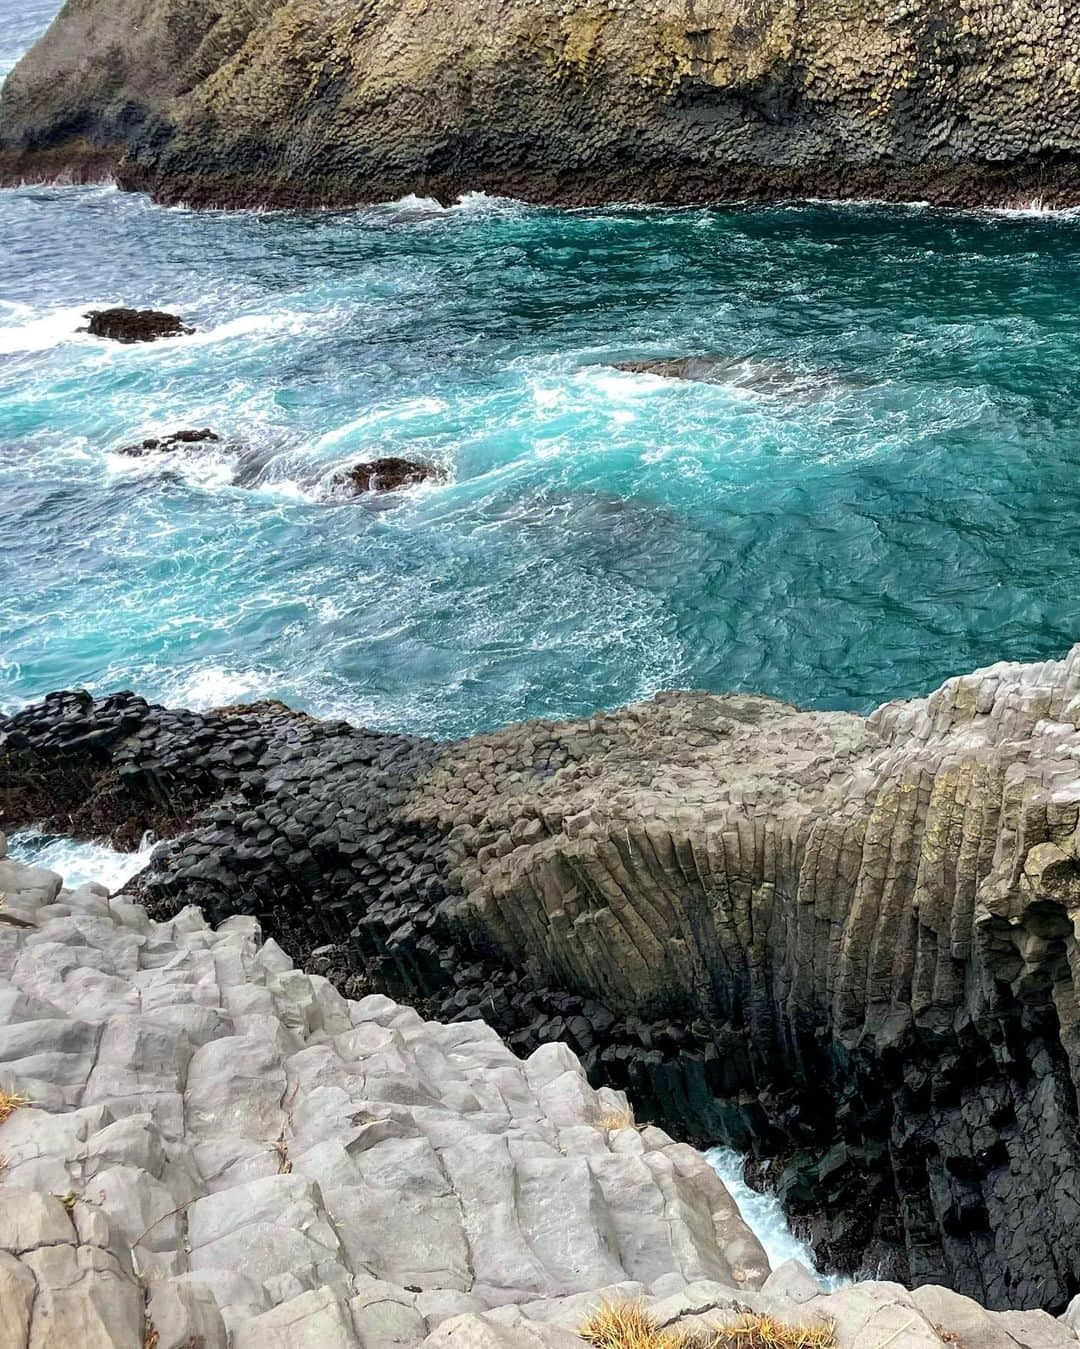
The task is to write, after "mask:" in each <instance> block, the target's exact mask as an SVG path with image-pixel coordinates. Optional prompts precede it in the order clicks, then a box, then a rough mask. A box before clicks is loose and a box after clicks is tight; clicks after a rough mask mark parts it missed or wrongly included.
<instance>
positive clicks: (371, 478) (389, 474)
mask: <svg viewBox="0 0 1080 1349" xmlns="http://www.w3.org/2000/svg"><path fill="white" fill-rule="evenodd" d="M442 476H443V475H442V473H441V472H440V470H439V469H437V468H435V467H434V466H433V465H432V464H421V463H418V462H417V461H416V460H413V459H400V458H397V457H396V456H387V457H386V458H384V459H373V460H371V461H370V462H369V463H364V464H357V465H356V466H355V467H354V468H350V469H347V470H346V471H345V472H344V473H337V474H335V475H334V478H333V479H332V486H333V487H334V488H335V489H337V490H338V491H340V492H343V493H348V494H349V495H350V496H362V495H364V494H365V493H367V492H396V491H398V490H399V489H400V488H402V487H414V486H415V485H416V484H417V483H421V482H427V481H429V480H430V479H435V480H438V479H440V478H441V477H442Z"/></svg>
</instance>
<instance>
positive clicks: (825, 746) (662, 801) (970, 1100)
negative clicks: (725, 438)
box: [0, 647, 1080, 1310]
mask: <svg viewBox="0 0 1080 1349" xmlns="http://www.w3.org/2000/svg"><path fill="white" fill-rule="evenodd" d="M2 734H3V737H4V739H3V747H2V748H0V755H2V757H0V807H3V808H4V809H6V810H7V812H8V814H9V815H10V816H14V817H15V818H22V819H27V820H28V819H30V818H32V817H34V816H39V815H44V814H47V813H48V812H47V810H46V807H47V806H48V804H49V802H50V801H54V802H59V803H61V805H62V806H63V810H62V811H61V812H60V816H61V817H60V818H59V819H56V818H54V821H53V822H54V823H55V824H57V825H59V826H61V827H68V828H72V827H78V826H79V825H81V824H83V823H84V822H86V821H89V822H90V823H93V824H95V825H96V827H99V828H100V826H101V823H102V821H105V820H109V819H111V820H113V821H114V822H115V823H118V824H121V825H122V826H123V827H124V828H125V829H127V830H128V831H129V832H130V831H132V830H134V829H137V828H140V827H143V826H145V825H147V824H154V823H159V822H161V821H165V822H166V823H168V822H169V821H170V820H172V821H183V820H187V819H190V818H191V817H192V816H194V815H196V814H197V813H198V812H199V810H200V807H202V808H203V813H202V814H201V815H200V816H199V818H198V820H197V821H196V822H195V825H194V828H193V829H192V830H191V831H190V832H188V833H186V834H184V835H183V836H182V837H180V838H178V839H176V840H175V841H174V842H171V843H169V844H167V845H163V846H162V847H161V848H160V849H159V850H158V851H157V852H156V853H155V856H154V859H153V861H152V865H151V867H150V869H149V870H148V871H147V872H145V873H143V876H142V877H141V879H140V881H139V889H140V891H141V893H142V894H143V895H144V896H145V897H146V898H147V899H148V901H149V903H150V904H151V906H152V909H153V911H154V912H155V913H156V914H158V915H168V914H171V913H174V912H176V911H178V910H179V909H180V908H181V907H182V906H183V905H185V904H187V903H189V902H195V903H199V904H201V905H202V906H203V907H204V908H205V910H206V912H207V914H208V916H209V917H210V918H211V920H212V921H213V922H218V921H220V920H222V919H224V918H226V917H228V916H229V915H230V914H236V913H249V914H253V915H255V916H257V917H258V918H259V919H260V921H262V922H263V923H264V924H265V925H266V926H267V928H268V930H270V931H272V932H273V933H274V934H275V935H277V936H278V938H279V940H280V941H281V942H282V943H283V944H284V945H286V946H287V947H288V948H289V950H290V951H291V952H292V953H293V954H294V955H297V956H299V957H301V958H307V959H309V960H310V962H311V966H310V967H311V968H313V969H320V970H323V971H326V972H331V973H334V974H335V975H336V976H337V977H339V978H340V979H341V980H342V981H347V980H348V979H349V978H350V977H353V978H363V979H366V980H368V981H370V985H371V986H374V987H377V988H378V989H380V990H381V991H387V992H390V993H391V994H392V995H394V996H399V997H407V998H409V999H410V1000H413V1001H419V1002H421V1003H422V1005H424V1006H425V1007H426V1008H428V1009H430V1010H431V1011H432V1012H433V1013H435V1014H437V1015H438V1017H439V1018H440V1019H443V1020H453V1019H455V1018H462V1019H473V1018H477V1017H482V1018H483V1019H485V1020H486V1021H488V1022H489V1023H490V1024H491V1025H493V1026H494V1027H495V1028H496V1029H498V1030H499V1032H500V1033H501V1034H503V1035H504V1036H505V1037H506V1038H507V1040H508V1042H509V1043H510V1045H511V1046H512V1047H513V1048H515V1049H517V1050H519V1051H522V1052H528V1051H529V1050H530V1049H532V1048H535V1046H536V1045H538V1044H540V1043H543V1042H545V1041H548V1040H563V1041H566V1042H568V1043H569V1044H570V1045H571V1046H572V1047H573V1048H574V1049H575V1050H576V1051H578V1052H579V1053H580V1054H581V1056H582V1059H583V1061H584V1063H585V1065H586V1068H587V1069H588V1071H589V1073H590V1076H591V1077H592V1079H593V1080H594V1081H603V1082H606V1083H608V1084H611V1085H613V1086H615V1087H618V1088H627V1089H629V1090H630V1091H631V1092H632V1094H633V1096H634V1099H635V1101H636V1103H637V1105H638V1108H639V1110H640V1112H641V1114H642V1116H643V1117H646V1118H650V1119H653V1120H656V1121H662V1122H664V1123H666V1124H667V1125H668V1127H671V1128H673V1129H674V1130H675V1131H677V1132H680V1133H682V1134H683V1136H686V1137H690V1138H692V1139H695V1140H697V1141H702V1142H705V1141H708V1142H718V1141H728V1142H730V1143H732V1144H733V1145H734V1146H736V1147H739V1148H743V1149H749V1150H752V1151H754V1152H755V1153H756V1154H757V1155H758V1156H759V1157H764V1158H777V1159H779V1160H778V1161H777V1162H775V1163H774V1164H773V1166H772V1168H771V1176H772V1179H773V1181H774V1183H776V1184H777V1185H778V1188H779V1189H780V1191H781V1193H782V1195H783V1196H784V1199H785V1202H786V1203H787V1205H788V1207H789V1210H790V1211H792V1212H793V1213H795V1214H796V1215H798V1216H800V1218H801V1221H802V1222H803V1223H804V1224H805V1225H806V1226H807V1228H808V1230H809V1231H810V1234H811V1236H812V1237H813V1238H814V1240H815V1243H816V1246H817V1249H818V1251H819V1253H820V1255H821V1256H822V1258H823V1259H824V1260H825V1261H826V1262H827V1263H829V1264H832V1265H834V1266H839V1267H841V1268H845V1269H853V1270H854V1269H866V1270H870V1271H876V1270H878V1269H881V1270H884V1271H886V1272H888V1273H889V1274H890V1275H891V1276H893V1277H896V1278H898V1279H901V1280H902V1281H904V1282H909V1283H911V1284H916V1285H917V1284H922V1283H937V1284H945V1285H948V1286H950V1287H953V1288H955V1289H957V1290H959V1291H961V1292H965V1293H968V1294H972V1295H976V1296H977V1297H978V1298H979V1300H980V1301H983V1302H985V1303H987V1304H988V1305H990V1306H995V1307H1001V1306H1013V1307H1037V1306H1041V1307H1048V1308H1050V1309H1052V1310H1061V1309H1063V1308H1064V1306H1065V1304H1066V1303H1067V1301H1068V1300H1069V1298H1071V1297H1072V1296H1073V1295H1074V1294H1075V1293H1076V1292H1077V1291H1078V1289H1080V1243H1078V1242H1077V1241H1076V1236H1075V1233H1076V1224H1077V1219H1078V1217H1080V1137H1078V1130H1077V1083H1078V1081H1080V1035H1078V1022H1080V1000H1078V994H1077V986H1076V979H1077V978H1078V977H1080V950H1078V947H1077V943H1076V930H1075V922H1076V915H1077V911H1078V909H1080V865H1078V853H1080V843H1078V840H1080V832H1078V825H1080V647H1077V648H1076V649H1074V651H1073V652H1072V653H1071V654H1070V656H1069V657H1068V658H1067V659H1066V660H1064V661H1051V662H1046V663H1044V664H1041V665H1032V666H1019V665H1002V666H998V667H994V668H992V669H990V670H986V671H981V672H977V673H976V674H974V675H970V676H967V677H964V678H961V679H955V680H950V681H949V682H948V683H947V684H945V685H944V686H943V687H942V688H941V689H940V690H939V691H938V692H936V693H935V694H933V695H932V696H931V697H930V698H928V699H925V700H921V701H918V702H913V703H908V704H890V705H888V706H886V707H883V708H881V709H879V711H878V712H876V713H875V714H874V715H873V716H872V717H870V718H869V719H864V718H861V717H858V716H854V715H849V714H844V713H807V712H800V711H798V710H797V709H795V708H792V707H788V706H785V705H783V704H779V703H775V702H772V701H769V700H767V699H763V698H754V697H741V696H739V697H714V696H710V695H705V694H665V695H661V696H659V697H658V698H656V699H655V700H654V701H652V702H650V703H646V704H641V705H638V706H634V707H630V708H627V709H624V710H623V711H620V712H616V713H611V714H607V715H603V716H598V717H595V718H593V719H591V720H588V721H578V722H568V723H563V724H558V723H551V722H531V723H525V724H523V725H520V726H514V727H510V728H508V729H507V730H504V731H500V732H497V733H494V734H491V735H485V736H479V737H476V738H475V739H473V740H469V741H465V742H461V743H458V744H447V745H439V744H435V743H433V742H429V741H423V740H418V739H415V738H410V737H405V736H387V735H376V734H371V733H368V732H364V731H360V730H357V729H355V728H352V727H349V726H348V725H347V724H344V723H319V722H316V721H313V720H312V719H310V718H307V717H302V716H297V715H295V714H292V713H289V712H288V711H287V709H282V708H280V707H276V706H270V707H266V708H261V709H260V708H254V709H251V710H249V711H243V710H237V709H233V710H231V711H230V712H228V713H225V714H219V715H206V716H199V715H195V714H192V713H187V712H166V711H163V710H162V709H160V708H152V707H149V706H147V704H146V703H145V702H142V701H141V700H139V699H137V698H135V697H134V696H133V695H130V694H121V695H117V696H115V697H112V698H108V699H98V700H94V699H91V698H90V697H89V695H86V694H60V695H55V696H53V697H52V698H50V699H49V700H47V701H46V702H45V703H44V704H42V705H39V706H38V707H35V708H30V709H27V710H26V711H25V712H23V713H20V714H19V715H18V716H15V717H13V718H10V719H9V720H8V721H7V722H5V723H3V726H2ZM5 783H6V786H5ZM5 800H6V802H7V805H6V806H4V802H5ZM54 817H55V812H54ZM319 948H321V949H319ZM354 972H358V973H354Z"/></svg>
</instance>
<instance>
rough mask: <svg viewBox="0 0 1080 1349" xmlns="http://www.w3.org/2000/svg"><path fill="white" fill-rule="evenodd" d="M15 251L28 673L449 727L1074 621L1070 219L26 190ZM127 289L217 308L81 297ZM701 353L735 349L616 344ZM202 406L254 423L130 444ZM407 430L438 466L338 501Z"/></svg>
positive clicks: (4, 429) (897, 680) (787, 693)
mask: <svg viewBox="0 0 1080 1349" xmlns="http://www.w3.org/2000/svg"><path fill="white" fill-rule="evenodd" d="M7 7H8V0H0V10H4V9H6V8H7ZM20 13H22V11H20ZM4 41H6V42H8V44H9V46H10V45H11V42H12V39H11V38H10V35H8V36H6V37H5V39H4ZM0 56H2V53H0ZM0 259H3V263H2V280H0V575H2V577H3V585H2V586H0V704H2V705H3V706H5V707H14V706H16V705H19V704H21V703H22V702H24V701H25V700H27V699H30V698H33V697H36V696H38V695H40V694H42V693H44V692H46V691H47V690H49V689H52V688H58V687H62V686H68V685H73V684H82V685H85V686H88V687H90V688H93V689H97V690H103V689H111V688H117V687H131V688H134V689H136V690H138V691H139V692H141V693H144V694H146V695H148V696H150V697H153V698H157V699H164V700H166V701H169V702H173V703H183V704H188V705H196V706H207V705H213V704H216V703H222V702H230V701H235V700H237V699H241V698H251V697H255V696H275V697H280V698H282V699H284V700H286V701H287V702H290V703H292V704H295V705H298V706H301V707H304V708H307V709H310V710H312V711H314V712H316V713H334V714H341V715H346V716H348V717H350V718H352V719H355V720H358V721H361V722H366V723H368V724H371V725H374V726H379V727H386V728H408V729H410V730H414V731H422V732H431V733H435V734H440V735H456V734H462V733H466V732H470V731H473V730H476V729H478V728H483V727H491V726H495V725H498V724H500V723H504V722H506V721H509V720H512V719H516V718H520V717H525V716H530V715H536V714H548V715H562V714H568V713H587V712H591V711H592V710H594V709H596V708H597V707H601V706H611V705H616V704H619V703H622V702H625V701H627V700H629V699H633V698H639V697H643V696H646V695H648V694H650V693H651V692H653V691H654V690H657V689H660V688H664V687H672V686H696V687H705V688H709V689H714V690H724V689H755V690H759V691H762V692H765V693H770V694H776V695H779V696H782V697H785V698H789V699H793V700H795V701H796V702H799V703H803V704H807V705H811V706H815V707H846V708H859V709H865V708H869V707H871V706H873V705H874V704H875V703H877V702H879V701H880V700H882V699H885V698H888V697H892V696H896V695H909V694H915V693H918V692H921V691H924V690H926V689H928V688H930V687H931V686H933V685H934V684H936V683H937V682H938V681H939V680H941V679H942V678H943V677H945V676H946V675H948V674H950V673H954V672H957V671H961V670H965V669H969V668H971V667H973V666H975V665H978V664H981V663H986V662H989V661H993V660H996V659H999V658H1002V657H1013V658H1031V657H1037V656H1044V655H1049V654H1052V653H1060V652H1061V651H1062V650H1063V649H1064V648H1066V647H1067V646H1068V645H1069V644H1070V643H1071V642H1072V641H1074V640H1076V639H1077V638H1078V637H1080V529H1078V526H1077V519H1078V507H1080V472H1078V469H1080V417H1078V394H1077V388H1078V376H1080V311H1078V307H1077V299H1078V298H1080V287H1078V276H1080V273H1078V264H1080V220H1077V219H1073V218H1071V217H1068V216H1038V215H1036V214H1032V215H1030V216H1023V215H1011V216H1009V215H991V214H987V215H984V216H979V215H972V214H956V215H949V214H941V213H935V212H931V211H929V210H926V209H922V208H918V207H911V208H902V209H895V208H886V207H880V206H864V207H850V206H849V207H837V206H830V205H826V204H802V205H784V206H777V207H774V208H769V209H760V208H757V209H731V210H720V211H707V210H681V211H664V210H641V209H634V208H626V209H612V210H606V211H584V212H559V211H552V210H542V209H530V208H526V207H524V206H521V205H518V204H515V203H513V202H506V201H493V200H490V199H488V198H485V197H478V196H473V197H468V198H465V199H464V200H463V201H462V202H460V203H459V204H458V205H456V206H454V207H452V208H450V209H448V210H443V209H441V208H439V207H438V206H437V204H435V203H433V202H425V201H423V200H418V199H406V200H404V201H401V202H397V203H392V204H388V205H385V206H381V207H376V208H372V209H368V210H359V211H352V212H342V213H334V214H319V213H311V214H284V213H279V214H254V213H242V214H234V213H195V212H190V211H186V210H166V209H162V208H159V207H156V206H153V205H151V204H150V203H149V202H148V201H146V200H145V199H144V198H142V197H134V196H127V195H124V194H121V193H119V192H117V191H115V190H113V189H111V188H106V187H91V188H25V189H21V190H14V191H7V192H0ZM119 303H127V304H133V305H152V306H156V307H164V308H168V309H172V310H175V311H177V312H179V313H180V314H182V315H184V316H185V317H186V318H187V319H188V320H189V321H191V322H192V323H193V324H194V325H195V326H196V327H197V328H198V334H197V336H195V337H193V338H186V339H176V340H171V341H166V342H160V343H157V344H154V345H153V346H146V347H120V346H116V345H111V344H107V343H104V342H101V341H98V340H96V339H92V338H90V337H87V336H85V335H79V334H78V333H77V332H76V329H77V328H78V326H79V324H80V322H81V315H82V314H83V313H84V312H85V311H86V310H87V309H89V308H91V307H93V306H95V305H97V306H100V305H106V304H119ZM710 352H711V353H719V354H721V355H722V356H724V357H725V358H733V359H735V360H737V361H739V362H744V363H745V364H744V365H743V366H742V367H741V370H740V371H739V372H738V373H737V375H736V377H735V378H734V381H732V379H731V378H729V380H728V382H726V383H720V384H706V383H694V382H683V381H675V380H667V379H661V378H658V377H655V376H649V375H634V374H621V373H618V372H616V371H614V370H613V369H612V368H611V367H610V364H609V363H610V362H611V361H614V360H620V359H626V358H633V357H640V356H661V355H679V354H694V353H710ZM202 426H209V427H212V428H214V429H215V430H216V431H218V432H219V433H221V434H222V435H224V436H227V437H229V438H230V439H232V440H234V441H235V442H236V444H237V445H238V446H240V447H241V449H240V450H238V451H236V452H233V451H226V452H217V453H211V454H206V453H205V452H204V453H190V454H188V455H186V456H177V457H173V458H170V459H167V460H156V461H154V460H127V459H124V458H123V457H121V456H118V455H117V454H116V450H117V449H118V448H119V447H121V446H123V445H125V444H129V443H131V442H132V441H136V440H140V439H142V438H143V437H145V436H149V435H152V434H158V433H162V432H169V431H172V430H175V429H178V428H183V427H202ZM388 453H389V454H404V455H408V456H410V457H418V458H423V459H429V460H432V461H434V462H437V463H438V464H440V465H441V466H442V467H443V468H444V469H445V470H446V472H447V474H448V479H447V481H446V482H445V483H444V484H441V485H437V486H425V487H423V488H420V489H416V490H414V491H411V492H408V493H406V494H404V495H402V496H401V497H398V498H396V499H383V500H381V501H369V502H366V503H363V504H349V503H346V504H342V503H334V502H332V501H330V500H328V499H327V490H326V489H327V485H328V481H329V478H330V477H331V476H332V475H333V473H334V472H335V471H337V470H339V469H341V468H342V467H345V466H348V465H349V464H351V463H354V462H356V461H358V460H362V459H366V458H371V457H374V456H376V455H380V454H388Z"/></svg>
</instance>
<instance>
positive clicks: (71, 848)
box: [7, 829, 154, 893]
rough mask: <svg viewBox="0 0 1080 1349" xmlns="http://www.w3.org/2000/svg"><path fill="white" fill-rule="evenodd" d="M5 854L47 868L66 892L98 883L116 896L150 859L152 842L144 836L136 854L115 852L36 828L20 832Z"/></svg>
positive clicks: (105, 846)
mask: <svg viewBox="0 0 1080 1349" xmlns="http://www.w3.org/2000/svg"><path fill="white" fill-rule="evenodd" d="M7 845H8V855H9V856H11V857H13V858H15V859H16V860H17V861H19V862H26V863H28V864H30V865H32V866H37V867H47V868H48V870H49V871H55V872H56V873H57V874H58V875H60V876H62V877H63V879H64V885H65V886H66V887H67V889H69V890H74V889H77V888H78V886H80V885H86V884H87V882H89V881H97V883H98V884H99V885H105V886H108V888H109V890H110V891H111V892H113V893H115V892H116V891H117V890H119V889H120V887H121V886H122V885H123V884H124V883H125V882H126V881H129V880H130V879H131V878H132V876H134V875H136V874H137V873H138V872H140V871H142V869H143V867H145V866H146V864H147V862H148V861H149V860H150V853H151V852H152V851H153V847H154V839H153V838H152V836H151V835H149V834H144V835H143V840H142V842H141V843H140V844H139V847H138V850H137V851H136V852H118V851H117V850H116V849H115V848H110V847H109V846H108V845H107V844H105V843H82V842H79V841H78V840H76V839H72V838H66V837H63V836H58V835H55V834H42V833H40V832H39V831H38V830H36V829H23V830H20V831H19V832H18V833H17V834H12V835H11V837H10V838H9V839H8V841H7Z"/></svg>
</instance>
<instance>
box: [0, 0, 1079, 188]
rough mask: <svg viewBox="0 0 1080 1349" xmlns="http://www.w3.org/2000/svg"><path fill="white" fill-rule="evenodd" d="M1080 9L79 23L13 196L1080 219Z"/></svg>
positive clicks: (15, 113)
mask: <svg viewBox="0 0 1080 1349" xmlns="http://www.w3.org/2000/svg"><path fill="white" fill-rule="evenodd" d="M1078 20H1080V5H1078V4H1077V0H1047V3H1045V4H1035V3H1029V2H1028V0H912V3H909V4H902V5H898V6H887V5H886V6H883V5H878V4H871V3H869V0H604V2H603V3H601V2H600V0H557V2H556V0H453V3H452V4H447V3H434V0H340V2H337V3H330V2H329V0H68V3H67V5H66V6H65V8H64V9H63V11H62V12H61V14H60V16H59V17H58V19H57V20H56V22H55V23H54V25H53V27H52V28H51V30H50V31H49V33H48V34H47V35H46V36H45V37H44V38H43V39H42V41H41V42H39V43H38V45H37V46H36V47H35V48H34V49H33V50H32V51H31V52H30V53H29V54H28V55H27V56H26V57H25V58H24V60H23V61H22V63H21V64H20V65H19V66H18V67H17V69H16V70H15V72H14V73H13V74H12V76H11V77H10V79H9V80H8V82H7V85H6V86H5V89H4V92H3V96H2V100H0V172H2V173H3V176H4V179H5V180H7V181H13V180H16V179H18V178H19V177H21V176H31V177H33V176H49V175H51V174H55V173H59V172H69V173H73V174H76V175H79V174H84V175H88V174H101V173H105V172H116V173H117V174H118V175H119V178H120V180H121V182H122V183H123V184H125V185H127V186H132V187H148V188H150V189H151V190H152V191H154V192H155V193H156V194H157V195H159V196H160V197H162V198H164V199H168V200H176V199H180V198H183V199H186V200H188V201H191V202H193V203H196V204H197V203H209V202H214V203H225V204H229V203H232V204H251V203H265V202H276V203H281V204H289V203H298V204H299V203H344V202H356V201H370V200H378V199H385V198H387V197H393V196H396V195H399V194H401V193H403V192H427V193H434V194H436V195H441V196H444V197H449V196H453V195H454V194H456V193H458V192H461V191H464V190H468V189H485V190H487V191H490V192H502V193H507V194H510V195H514V196H519V197H522V198H525V199H531V200H541V201H551V202H571V203H581V202H596V201H602V200H613V199H614V200H627V199H638V200H666V201H694V200H717V199H730V198H737V197H769V196H776V195H785V194H789V195H790V194H799V193H802V194H816V195H834V196H849V195H876V196H882V197H916V198H921V197H925V198H929V199H932V200H935V201H941V202H956V203H964V204H971V203H975V202H1012V201H1018V200H1025V199H1030V198H1031V197H1033V196H1040V197H1042V198H1043V199H1044V200H1046V201H1047V202H1048V203H1054V204H1065V203H1067V202H1074V201H1080V157H1078V152H1080V97H1078V90H1080V22H1078Z"/></svg>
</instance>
